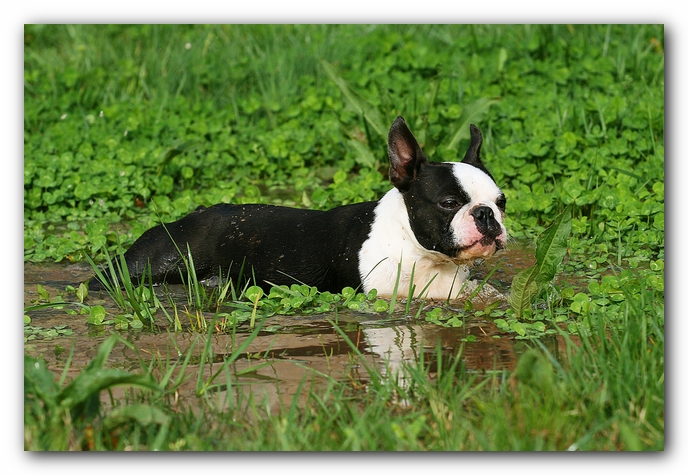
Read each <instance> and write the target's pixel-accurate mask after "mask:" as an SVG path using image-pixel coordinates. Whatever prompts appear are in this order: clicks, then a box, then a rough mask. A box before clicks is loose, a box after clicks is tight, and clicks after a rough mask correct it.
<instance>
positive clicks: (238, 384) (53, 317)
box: [24, 248, 557, 409]
mask: <svg viewBox="0 0 688 475" xmlns="http://www.w3.org/2000/svg"><path fill="white" fill-rule="evenodd" d="M531 256H532V250H528V249H526V248H514V249H510V250H509V251H507V252H504V253H502V255H501V256H499V257H498V258H495V259H493V261H494V263H493V264H492V265H494V264H498V265H499V268H498V269H497V271H496V272H495V273H494V275H493V277H492V278H491V280H490V282H491V283H494V284H495V285H496V286H497V287H499V289H500V290H501V291H506V289H508V283H509V282H510V281H511V279H512V278H513V275H514V274H515V273H516V272H518V271H519V270H521V269H522V268H524V267H527V266H529V265H532V257H531ZM490 270H491V267H489V268H488V266H487V265H486V264H484V265H483V266H482V267H480V268H478V269H476V272H474V274H476V275H477V277H478V278H480V277H481V275H482V274H485V275H486V274H487V273H488V272H489V271H490ZM90 274H91V272H90V269H89V268H88V266H86V265H83V264H77V265H68V266H65V265H58V264H47V265H46V264H41V265H34V264H31V263H26V264H25V266H24V304H25V306H28V305H31V303H32V302H33V301H35V300H36V299H37V293H36V284H38V283H40V284H41V285H42V286H44V287H45V288H46V289H47V290H48V291H49V293H50V294H51V295H52V296H55V295H56V294H57V293H58V292H63V291H64V288H65V286H66V285H75V286H76V285H78V283H79V282H82V281H84V280H85V279H87V278H88V277H89V276H90ZM98 298H100V299H104V301H105V302H104V303H102V304H103V305H106V306H107V305H110V308H111V309H112V310H113V312H114V308H113V304H112V303H111V302H110V301H109V299H108V298H107V296H106V295H105V294H94V295H91V296H90V297H89V299H93V300H95V299H98ZM93 300H91V302H90V303H91V304H93ZM414 314H415V313H414ZM30 316H31V318H32V323H31V324H32V325H33V326H39V327H44V328H50V327H54V326H56V325H66V326H67V327H68V328H70V329H71V330H72V331H73V334H72V335H71V336H67V337H57V338H54V339H43V340H41V339H37V340H33V341H29V342H27V343H26V344H25V351H26V352H27V353H29V354H32V355H33V356H37V355H39V354H41V355H43V357H44V358H45V360H46V362H47V363H48V366H49V367H50V368H51V369H52V370H54V371H55V372H56V374H59V373H60V372H61V371H62V370H63V369H64V366H65V365H66V361H67V355H68V353H69V352H70V349H72V348H73V349H74V357H73V359H72V360H71V363H70V369H69V374H68V375H69V376H70V377H73V376H74V375H76V374H77V373H78V372H79V371H80V370H81V369H82V368H83V367H84V366H85V365H86V364H87V363H88V362H89V361H90V360H91V359H92V358H93V357H94V356H95V354H96V351H97V348H98V347H99V345H100V343H101V342H102V341H103V340H104V339H105V338H106V337H107V335H108V334H109V332H111V331H114V330H111V329H109V328H105V329H101V330H99V331H100V334H96V335H94V331H96V329H94V328H93V327H90V328H89V326H88V325H87V324H86V316H83V315H68V314H66V313H65V311H64V310H56V309H42V310H35V311H32V312H30ZM338 321H339V326H340V328H342V329H343V331H344V332H345V334H346V335H347V337H348V338H349V339H350V340H351V342H353V343H354V345H355V346H356V347H357V348H358V350H359V351H360V352H361V353H362V354H363V355H364V357H365V358H366V360H367V363H368V364H376V365H378V368H381V370H382V371H386V370H390V371H396V370H398V368H400V367H401V365H402V364H404V363H405V362H406V363H412V364H428V362H425V361H422V358H421V354H423V353H425V354H426V355H427V354H430V353H432V352H433V351H434V350H435V349H436V348H437V347H438V346H439V347H440V348H441V350H442V352H443V353H444V354H446V355H457V354H458V353H459V352H460V351H461V348H462V347H463V350H462V358H463V360H464V364H465V367H466V369H467V370H468V371H476V372H483V371H490V370H494V369H497V370H499V369H511V368H513V366H514V365H515V361H516V358H517V356H518V355H519V354H520V353H521V351H522V350H523V349H524V345H525V344H524V343H523V342H522V341H519V340H515V339H514V338H513V335H511V334H504V333H501V332H499V330H498V329H497V328H496V326H495V325H493V324H492V323H491V322H490V321H488V320H479V319H477V318H475V317H471V315H470V314H469V313H467V314H466V319H465V320H464V325H463V326H462V327H459V328H444V327H440V326H437V325H434V324H430V323H427V322H424V321H422V320H420V319H419V320H416V319H409V318H406V317H403V316H402V317H399V318H395V319H392V320H390V319H388V318H387V319H382V318H381V317H380V316H378V315H377V314H362V313H356V312H340V313H339V315H338ZM269 323H270V327H271V328H276V329H278V330H277V331H275V332H267V331H266V332H262V333H261V334H259V335H258V337H257V338H255V339H254V340H253V341H252V342H251V343H250V344H249V345H248V347H247V348H246V351H245V352H244V353H243V354H242V355H240V356H239V358H237V359H236V360H235V361H234V363H233V364H232V365H231V367H230V368H229V369H230V371H229V375H230V380H229V381H226V380H225V376H224V375H221V376H220V377H219V378H218V379H219V380H220V381H216V382H221V383H224V384H225V386H224V388H225V389H226V388H227V387H229V386H231V387H232V388H233V391H226V390H225V391H220V392H218V397H219V398H220V401H219V402H221V403H222V404H233V403H236V394H237V392H242V393H244V394H250V395H251V396H252V397H253V398H254V400H255V401H256V402H260V401H261V400H263V399H264V400H265V402H266V403H267V404H268V405H269V407H270V408H271V409H278V408H279V407H280V406H283V405H288V404H290V401H291V398H292V396H293V395H294V394H296V393H297V392H298V391H299V388H301V389H302V390H303V391H304V392H305V393H307V392H308V388H309V387H310V385H309V384H306V385H305V386H302V385H303V383H304V381H313V383H314V384H325V382H326V381H327V378H333V379H336V380H353V381H361V382H364V383H365V382H366V381H367V380H368V376H367V374H366V372H365V368H364V367H363V365H362V364H361V362H360V361H357V359H356V358H354V357H352V354H353V351H352V349H351V348H350V347H349V345H348V344H347V342H346V341H344V339H343V338H342V337H341V336H340V335H339V333H337V331H336V330H335V329H334V328H333V326H332V324H331V323H330V322H329V321H328V319H327V316H324V315H316V316H275V317H271V318H270V322H269ZM122 335H123V336H124V337H125V338H127V339H128V340H129V341H130V342H131V343H132V344H133V345H134V347H135V348H136V350H132V349H130V348H127V347H124V346H123V345H122V346H121V347H118V348H117V349H116V350H115V351H114V352H113V353H112V355H111V357H110V360H109V362H108V364H109V365H110V366H111V367H119V368H123V369H127V370H131V371H137V370H138V369H139V368H140V358H143V359H144V360H148V361H150V360H153V359H155V360H159V361H161V362H162V366H163V369H162V370H163V371H164V366H165V364H172V363H174V362H175V361H177V360H178V359H179V357H180V355H185V354H186V353H187V352H188V351H191V352H192V354H193V355H194V357H196V360H195V361H194V360H193V359H192V362H191V364H190V365H189V366H188V367H187V368H186V370H185V371H186V379H185V380H184V382H183V383H182V384H181V385H180V387H179V390H178V392H179V396H180V397H183V396H185V395H193V394H195V393H196V389H197V387H196V385H197V381H198V372H199V371H200V368H201V365H200V364H198V360H199V359H200V355H201V351H202V348H203V345H204V341H205V340H204V338H205V337H204V336H202V335H199V334H195V333H190V332H179V333H174V332H167V331H166V330H164V329H163V330H162V331H157V332H151V331H137V332H134V331H131V332H123V333H122ZM247 337H248V333H247V329H242V330H241V331H240V332H239V333H237V334H236V335H233V336H232V335H225V334H215V335H213V336H212V349H213V353H214V356H215V363H213V364H212V365H205V367H204V369H203V371H204V374H203V375H202V379H207V378H209V377H210V375H211V374H213V373H214V372H216V371H218V370H219V369H220V367H221V365H222V361H223V360H224V359H225V357H227V356H228V355H230V354H232V352H233V350H234V349H235V348H238V347H239V345H241V344H242V343H243V342H244V341H245V339H246V338H247ZM467 340H468V342H466V341H467ZM543 343H545V344H546V345H548V346H550V347H551V348H552V349H554V350H556V348H557V341H556V339H551V340H549V341H543ZM60 349H63V350H64V351H62V350H60ZM430 369H431V370H432V368H430ZM304 388H305V389H304ZM230 394H231V397H229V396H228V395H230Z"/></svg>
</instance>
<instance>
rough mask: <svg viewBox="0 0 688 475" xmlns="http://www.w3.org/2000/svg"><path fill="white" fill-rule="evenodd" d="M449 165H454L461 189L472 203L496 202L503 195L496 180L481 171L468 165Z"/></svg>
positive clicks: (453, 163) (454, 171)
mask: <svg viewBox="0 0 688 475" xmlns="http://www.w3.org/2000/svg"><path fill="white" fill-rule="evenodd" d="M447 163H450V164H451V165H452V171H453V173H454V177H455V178H456V181H457V183H458V184H459V187H461V188H462V189H463V191H464V192H465V193H466V195H468V197H469V198H470V200H471V201H477V202H483V201H495V200H496V199H497V198H498V197H499V196H500V195H501V194H502V191H501V190H500V189H499V187H498V186H497V185H496V184H495V182H494V180H493V179H492V178H491V177H490V176H489V175H488V174H487V173H485V172H484V171H482V170H481V169H479V168H477V167H474V166H473V165H469V164H467V163H455V162H447Z"/></svg>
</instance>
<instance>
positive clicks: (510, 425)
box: [24, 285, 665, 451]
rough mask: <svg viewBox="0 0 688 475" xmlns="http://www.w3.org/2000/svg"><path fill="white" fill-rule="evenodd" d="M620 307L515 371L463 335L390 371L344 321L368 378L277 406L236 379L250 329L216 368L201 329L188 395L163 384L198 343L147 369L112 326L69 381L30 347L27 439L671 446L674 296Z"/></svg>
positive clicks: (442, 447)
mask: <svg viewBox="0 0 688 475" xmlns="http://www.w3.org/2000/svg"><path fill="white" fill-rule="evenodd" d="M642 287H643V288H644V287H645V285H643V286H642ZM433 312H434V311H433ZM435 313H436V314H437V313H439V312H435ZM609 313H612V314H616V312H615V311H612V312H608V311H607V310H606V309H604V308H596V309H593V310H591V315H592V316H593V321H594V323H593V325H592V326H591V327H590V331H589V332H588V333H585V334H581V335H580V337H579V338H578V339H577V340H578V341H577V343H573V342H570V343H569V344H568V345H567V346H566V348H567V350H566V351H567V353H566V355H565V361H566V364H565V365H562V364H561V363H560V361H561V359H558V358H555V355H553V354H552V353H550V352H549V351H548V350H546V349H545V347H544V345H533V346H532V347H531V348H530V349H527V350H526V351H524V353H523V354H522V355H521V356H520V357H519V359H518V361H517V364H516V368H515V370H514V371H513V372H506V371H499V370H497V371H491V372H488V373H486V374H485V373H482V374H475V373H474V372H472V371H469V370H467V369H466V367H465V366H464V363H463V362H464V357H463V348H461V349H458V350H457V351H456V353H455V354H451V355H448V354H447V353H446V352H444V351H442V348H441V346H438V348H436V349H435V350H434V351H432V352H427V353H426V352H425V351H427V350H425V349H423V348H422V347H421V349H420V351H421V354H420V355H419V359H418V363H417V364H408V365H404V366H402V367H401V368H399V369H398V370H397V371H391V370H390V369H389V368H385V370H384V371H383V370H382V369H379V368H378V367H377V366H375V365H371V364H370V362H369V361H368V360H367V359H366V357H365V355H363V354H362V353H361V351H360V350H359V349H358V347H357V346H356V344H354V343H353V342H352V341H351V340H350V339H349V338H348V337H347V334H346V333H345V332H343V331H341V330H340V329H339V327H337V326H336V324H333V325H334V327H335V329H337V330H338V333H339V335H340V336H341V337H342V340H343V341H344V342H345V343H346V344H348V345H350V347H351V352H352V355H353V356H352V362H355V363H356V365H359V364H360V365H361V366H362V367H364V368H366V370H367V371H370V372H371V374H370V378H369V379H365V380H360V379H355V380H354V379H347V378H342V379H341V380H334V379H331V378H325V380H324V381H323V383H324V384H323V385H322V386H319V387H316V386H312V385H309V384H307V383H306V384H303V385H301V386H300V387H299V388H298V389H297V390H296V394H295V395H294V396H293V397H294V399H293V400H292V402H291V403H289V402H287V403H285V404H284V405H283V406H281V407H280V408H279V410H274V409H271V408H269V407H266V406H265V405H264V404H263V403H261V402H260V401H258V400H255V399H253V398H247V397H246V395H245V390H246V388H242V387H238V385H237V384H236V382H235V381H232V380H231V378H232V377H233V376H231V375H230V374H229V373H228V372H227V371H226V368H227V366H228V365H230V364H231V363H232V362H233V361H235V360H236V358H237V357H238V356H239V355H241V354H243V352H244V351H246V349H247V347H248V345H249V344H250V342H251V338H248V339H247V340H246V341H244V343H243V344H242V345H239V347H238V348H236V349H235V350H233V351H232V354H231V355H230V356H225V357H224V359H223V361H222V363H221V364H218V365H216V366H212V367H210V365H209V363H210V362H212V361H217V360H216V357H217V356H218V355H214V354H213V353H212V344H210V343H211V341H212V339H213V335H204V336H203V337H202V339H201V340H202V344H203V350H202V352H201V356H200V358H197V360H199V361H200V364H201V368H202V367H203V365H206V364H207V365H208V369H209V370H210V371H209V372H205V373H204V372H203V371H200V372H199V377H198V378H199V379H198V382H197V391H196V394H197V399H194V400H193V401H187V403H189V405H185V404H184V402H182V401H177V400H176V398H173V397H170V398H164V397H162V398H161V397H160V395H161V394H170V395H172V394H174V393H175V391H176V388H177V387H178V385H179V383H180V382H181V381H183V380H184V379H186V378H188V374H186V371H187V369H188V365H189V361H190V359H191V358H192V355H196V354H197V353H198V352H197V351H196V349H195V346H194V345H193V344H192V345H191V346H190V347H189V348H188V349H187V350H185V351H184V353H183V354H181V355H179V357H177V356H176V355H175V357H174V358H168V359H167V360H160V359H156V360H154V361H143V360H141V361H140V365H141V368H142V373H141V375H137V374H134V373H128V372H125V371H121V370H115V369H111V368H108V367H107V366H106V365H105V364H104V363H105V361H106V359H107V355H108V353H109V352H111V351H112V349H113V348H114V345H115V344H117V343H119V342H121V343H122V344H128V343H127V342H125V341H123V340H122V339H121V338H119V337H117V336H112V337H110V338H109V339H108V340H106V341H105V343H104V344H103V345H102V346H101V348H100V349H99V350H98V355H97V356H96V358H95V359H94V360H93V361H92V362H91V363H90V364H89V365H88V367H87V368H86V369H85V370H84V371H83V372H82V373H81V375H79V376H77V377H76V378H75V379H74V380H73V381H72V382H71V383H70V384H68V385H66V386H63V382H62V381H60V382H59V383H56V382H55V380H54V376H53V374H52V373H51V372H50V371H48V370H47V369H46V368H45V364H44V363H43V362H42V361H41V360H35V359H33V358H31V357H26V360H25V382H24V385H25V391H26V396H25V406H24V407H25V431H24V446H25V449H27V450H64V449H67V448H69V449H72V450H74V449H91V450H138V451H143V450H172V451H178V450H194V451H202V450H212V451H219V450H222V451H237V450H262V451H298V450H309V451H325V450H328V451H329V450H337V451H349V450H352V451H353V450H357V451H358V450H366V451H383V450H384V451H388V450H414V451H415V450H418V451H456V450H467V451H507V450H528V451H530V450H538V451H542V450H547V451H564V450H569V451H574V450H575V451H578V450H580V451H613V450H663V449H664V436H663V433H664V396H663V395H664V350H665V347H664V311H663V307H662V306H658V305H656V302H653V301H652V299H651V294H648V293H647V292H645V291H641V292H639V293H637V294H629V295H628V306H627V307H626V309H625V311H624V312H623V313H622V315H621V316H620V320H619V325H612V326H609V325H608V324H607V322H608V321H609V318H611V317H612V315H609ZM264 322H265V320H263V321H262V322H261V324H259V325H258V326H257V327H256V329H254V331H253V333H252V336H255V335H256V334H257V333H258V332H259V331H260V330H261V325H262V323H264ZM213 326H214V325H211V327H213ZM561 338H563V339H568V338H569V337H568V336H567V335H566V334H562V336H561ZM639 355H647V357H639ZM283 363H284V361H282V364H283ZM265 364H269V362H266V363H265ZM218 366H219V368H218ZM150 374H156V375H159V379H157V380H153V379H152V378H151V377H150ZM173 375H174V376H173ZM225 378H226V379H225ZM116 384H124V385H133V386H138V387H141V388H144V389H145V390H144V391H140V392H131V395H130V397H128V398H127V399H126V401H119V402H117V403H116V404H113V405H112V407H110V406H108V405H99V404H97V400H98V399H97V395H98V394H99V393H100V392H101V391H103V390H104V389H107V388H110V387H112V386H114V385H116ZM217 390H221V391H227V392H228V395H229V396H231V397H229V400H231V401H232V402H231V403H230V404H229V406H223V407H220V405H218V403H217V394H216V391H217ZM230 392H231V394H229V393H230ZM257 421H258V422H259V423H257Z"/></svg>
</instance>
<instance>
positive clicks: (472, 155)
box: [461, 124, 483, 165]
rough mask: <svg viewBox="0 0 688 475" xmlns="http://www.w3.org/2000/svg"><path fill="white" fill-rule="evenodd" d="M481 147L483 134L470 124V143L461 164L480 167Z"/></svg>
mask: <svg viewBox="0 0 688 475" xmlns="http://www.w3.org/2000/svg"><path fill="white" fill-rule="evenodd" d="M482 145H483V134H482V132H480V129H479V128H477V127H476V126H475V125H473V124H471V143H470V145H469V146H468V150H467V151H466V155H464V157H463V160H461V161H462V162H463V163H468V164H469V165H480V164H482V160H481V159H480V147H481V146H482Z"/></svg>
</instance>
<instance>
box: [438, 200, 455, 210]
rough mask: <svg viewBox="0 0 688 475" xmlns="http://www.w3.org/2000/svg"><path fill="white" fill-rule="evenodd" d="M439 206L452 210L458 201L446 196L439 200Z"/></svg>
mask: <svg viewBox="0 0 688 475" xmlns="http://www.w3.org/2000/svg"><path fill="white" fill-rule="evenodd" d="M439 205H440V208H444V209H448V210H452V209H456V208H458V207H459V202H458V201H456V200H455V199H453V198H447V199H445V200H442V201H440V202H439Z"/></svg>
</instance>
